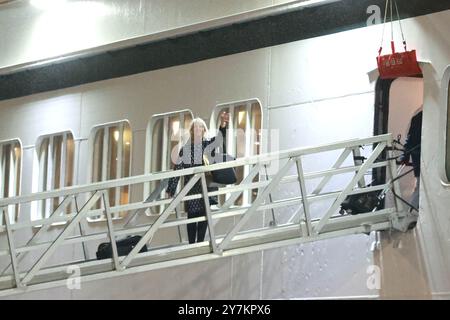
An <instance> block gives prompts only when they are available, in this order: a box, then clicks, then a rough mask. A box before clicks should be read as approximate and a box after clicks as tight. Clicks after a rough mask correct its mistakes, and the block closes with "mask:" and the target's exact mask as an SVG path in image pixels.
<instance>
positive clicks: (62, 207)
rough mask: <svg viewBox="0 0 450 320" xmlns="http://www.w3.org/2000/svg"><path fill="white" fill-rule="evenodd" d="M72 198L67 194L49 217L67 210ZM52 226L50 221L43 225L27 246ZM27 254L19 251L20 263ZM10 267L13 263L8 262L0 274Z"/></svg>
mask: <svg viewBox="0 0 450 320" xmlns="http://www.w3.org/2000/svg"><path fill="white" fill-rule="evenodd" d="M70 200H71V197H70V196H66V197H65V198H64V200H63V201H62V202H61V203H60V204H59V206H58V207H57V208H56V210H55V211H53V213H52V214H51V215H50V216H49V218H51V217H55V216H57V215H58V214H60V213H61V212H62V211H63V210H65V209H66V207H67V206H68V205H69V204H70ZM50 227H51V224H50V223H48V224H45V225H43V226H42V227H41V228H40V229H39V230H38V232H36V233H35V234H34V235H33V236H32V237H31V239H30V240H29V241H28V242H27V244H26V246H29V245H33V244H35V243H36V239H38V238H39V237H40V235H41V234H44V233H45V232H47V230H48V229H49V228H50ZM26 255H27V252H24V253H19V256H18V257H17V261H18V263H20V262H21V261H22V259H23V258H25V257H26ZM10 267H11V264H8V265H7V266H6V268H5V269H3V271H2V272H1V273H0V274H5V272H7V271H8V269H9V268H10Z"/></svg>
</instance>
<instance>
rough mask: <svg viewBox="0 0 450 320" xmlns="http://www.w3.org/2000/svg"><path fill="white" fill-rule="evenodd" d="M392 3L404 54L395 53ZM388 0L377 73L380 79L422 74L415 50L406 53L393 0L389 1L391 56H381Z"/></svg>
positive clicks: (387, 0)
mask: <svg viewBox="0 0 450 320" xmlns="http://www.w3.org/2000/svg"><path fill="white" fill-rule="evenodd" d="M392 3H395V9H396V11H397V17H398V22H399V24H400V30H401V32H402V38H403V46H404V49H405V52H395V44H394V30H393V26H392V24H393V21H392V13H393V12H392V11H393V8H392ZM388 5H389V0H386V10H385V16H384V27H383V38H382V40H381V47H380V50H379V51H378V57H377V64H378V71H379V73H380V78H381V79H395V78H399V77H411V76H417V75H421V74H422V70H421V69H420V67H419V63H418V62H417V54H416V50H411V51H408V50H407V49H406V40H405V35H404V33H403V28H402V23H401V20H400V14H399V12H398V7H397V3H396V1H395V0H391V48H392V54H388V55H383V56H382V55H381V53H382V51H383V40H384V28H385V27H386V18H387V11H388Z"/></svg>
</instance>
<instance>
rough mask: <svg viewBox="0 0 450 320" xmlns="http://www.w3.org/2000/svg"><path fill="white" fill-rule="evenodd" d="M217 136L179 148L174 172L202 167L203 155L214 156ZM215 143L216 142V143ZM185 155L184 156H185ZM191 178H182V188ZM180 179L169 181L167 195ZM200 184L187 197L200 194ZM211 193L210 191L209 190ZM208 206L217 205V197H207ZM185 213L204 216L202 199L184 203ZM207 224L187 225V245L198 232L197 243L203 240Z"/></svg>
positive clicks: (223, 133) (188, 176)
mask: <svg viewBox="0 0 450 320" xmlns="http://www.w3.org/2000/svg"><path fill="white" fill-rule="evenodd" d="M220 134H221V135H222V137H223V138H225V137H226V127H225V128H220V129H219V132H218V135H220ZM217 137H218V136H216V137H213V138H212V139H210V140H208V139H204V140H202V143H201V144H200V143H198V144H193V143H192V142H191V141H190V140H189V141H188V142H187V143H186V144H185V145H184V146H183V147H182V148H181V150H180V152H179V154H178V155H179V158H178V160H177V163H176V164H175V167H174V170H181V169H187V168H192V167H199V166H202V165H204V161H203V154H205V155H206V156H207V157H209V156H213V157H214V155H215V152H214V150H215V148H216V147H218V145H217V144H218V142H219V141H218V140H219V139H216V138H217ZM216 141H217V142H216ZM185 155H186V156H185ZM192 177H193V175H187V176H185V177H184V186H185V185H186V184H187V183H188V182H189V180H190V179H191V178H192ZM179 180H180V178H179V177H174V178H170V179H169V183H168V186H167V189H166V191H167V193H169V195H171V196H173V195H174V194H175V192H176V190H177V186H178V182H179ZM202 191H203V190H202V183H201V180H198V181H197V182H196V183H195V185H194V186H193V187H192V188H191V190H189V192H188V195H195V194H201V193H202ZM209 191H211V190H209ZM209 202H210V204H217V196H214V197H209ZM186 211H187V214H188V218H189V219H191V218H195V217H200V216H204V215H205V213H206V209H205V202H204V199H203V197H202V198H199V199H194V200H188V201H186ZM206 227H207V223H206V221H203V222H199V223H198V225H197V223H190V224H188V225H187V228H188V237H189V243H194V242H195V236H196V233H197V231H198V237H197V242H201V241H203V239H204V236H205V232H206Z"/></svg>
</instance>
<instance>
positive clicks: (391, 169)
mask: <svg viewBox="0 0 450 320" xmlns="http://www.w3.org/2000/svg"><path fill="white" fill-rule="evenodd" d="M388 147H389V148H388V151H387V154H388V159H390V160H389V165H388V167H389V173H390V175H391V179H392V181H393V182H392V188H393V189H394V192H395V194H396V195H399V196H401V189H400V182H399V181H398V180H396V178H397V176H398V174H397V163H396V162H395V159H394V155H393V151H392V147H393V142H392V137H391V138H390V139H389V141H388ZM394 204H395V209H396V210H397V212H398V213H400V214H402V213H403V204H402V202H401V200H400V199H399V198H398V197H396V196H394Z"/></svg>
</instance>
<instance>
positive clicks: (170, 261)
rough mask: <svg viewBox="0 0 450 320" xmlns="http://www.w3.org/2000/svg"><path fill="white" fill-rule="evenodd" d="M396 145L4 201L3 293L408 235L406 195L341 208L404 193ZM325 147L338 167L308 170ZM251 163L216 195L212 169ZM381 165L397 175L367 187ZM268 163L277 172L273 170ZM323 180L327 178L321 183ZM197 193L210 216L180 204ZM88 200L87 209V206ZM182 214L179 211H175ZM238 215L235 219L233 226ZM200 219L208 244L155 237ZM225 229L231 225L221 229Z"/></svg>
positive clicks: (387, 138)
mask: <svg viewBox="0 0 450 320" xmlns="http://www.w3.org/2000/svg"><path fill="white" fill-rule="evenodd" d="M361 147H364V152H365V153H366V155H365V156H366V158H365V161H360V160H361V159H362V157H361V154H360V150H361ZM392 147H393V139H392V136H391V135H390V134H387V135H380V136H376V137H369V138H365V139H355V140H348V141H343V142H337V143H333V144H327V145H322V146H315V147H311V148H299V149H291V150H286V151H280V152H274V153H269V154H264V155H258V156H254V157H249V158H242V159H237V160H235V161H232V162H225V163H219V164H214V165H210V166H203V167H195V168H189V169H183V170H177V171H166V172H159V173H152V174H146V175H141V176H134V177H128V178H123V179H118V180H111V181H106V182H98V183H92V184H88V185H82V186H74V187H68V188H64V189H60V190H53V191H46V192H40V193H34V194H29V195H22V196H17V197H11V198H6V199H0V209H1V212H2V213H3V215H2V216H3V225H2V226H0V232H1V234H0V237H1V238H0V239H1V240H0V241H1V242H0V246H1V247H0V257H1V258H0V262H1V263H0V268H1V269H0V272H1V274H0V296H4V295H10V294H17V293H22V292H29V291H32V290H41V289H46V288H51V287H56V286H64V285H66V282H67V279H68V278H69V276H70V275H71V273H70V272H68V269H69V270H70V268H71V267H74V266H75V267H77V268H79V270H80V276H81V281H82V282H84V281H92V280H97V279H104V278H110V277H117V276H123V275H128V274H132V273H137V272H144V271H149V270H155V269H161V268H166V267H173V266H177V265H183V264H188V263H195V262H201V261H208V260H213V259H220V258H224V257H230V256H234V255H240V254H245V253H250V252H254V251H260V250H266V249H271V248H277V247H282V246H289V245H295V244H300V243H306V242H313V241H319V240H323V239H329V238H336V237H341V236H346V235H352V234H361V233H370V232H372V231H380V230H399V231H402V232H405V231H407V230H408V228H409V227H410V226H411V224H412V223H415V222H416V221H417V213H414V212H409V211H408V210H404V209H403V206H402V203H401V201H399V199H397V198H396V197H394V198H393V199H394V200H393V201H390V207H386V206H385V207H384V208H382V209H378V208H376V209H374V210H373V211H372V212H367V213H362V214H358V215H343V216H342V215H340V214H339V207H340V204H341V203H342V202H343V201H344V200H345V199H346V197H348V196H349V195H355V194H362V193H366V192H373V191H382V190H386V189H387V188H393V190H394V191H395V193H396V194H400V190H399V184H398V181H396V180H395V178H396V177H397V170H396V169H397V165H396V162H395V160H393V159H392V153H393V148H392ZM321 153H332V154H336V155H338V157H337V160H336V161H335V163H334V164H333V165H332V166H331V168H329V169H326V170H321V171H308V170H306V169H305V167H306V166H305V165H304V161H305V158H307V157H310V156H318V155H320V154H321ZM352 156H353V158H352ZM348 159H350V160H355V159H357V160H358V161H353V162H352V163H350V165H344V164H345V163H346V161H347V163H348ZM386 159H387V160H386ZM242 166H247V167H248V168H249V170H246V172H247V175H246V176H245V177H244V178H243V179H242V181H241V182H240V183H239V184H236V185H233V186H224V187H222V188H219V190H218V191H214V192H212V191H208V186H207V183H206V178H205V174H206V173H207V172H208V171H213V170H217V169H224V168H238V167H242ZM376 168H386V172H387V175H388V178H390V179H387V180H388V181H393V182H387V183H385V184H381V185H376V186H368V185H367V184H366V183H365V176H367V175H368V174H369V175H370V174H371V170H373V169H376ZM267 169H269V171H270V173H267V172H268V171H267ZM265 174H267V175H265ZM186 175H192V179H191V180H190V181H189V182H188V183H187V184H186V185H185V186H184V187H180V190H179V192H177V193H176V194H175V195H174V197H173V198H162V199H161V197H160V195H161V194H162V193H163V191H164V188H165V186H166V184H167V180H168V179H170V178H172V177H177V176H179V177H184V176H186ZM258 175H259V176H258ZM339 175H346V176H347V177H348V181H346V182H345V183H343V184H342V183H341V184H342V186H340V187H338V188H337V187H335V188H337V189H336V190H327V191H324V190H325V189H326V187H327V185H329V184H330V181H331V180H332V178H333V177H336V176H339ZM258 177H259V179H257V178H258ZM263 178H264V179H263ZM197 181H200V182H201V184H202V193H201V194H196V195H188V192H189V190H190V189H191V188H192V187H193V186H194V184H195V183H196V182H197ZM314 181H319V183H318V184H315V185H313V184H312V182H314ZM150 182H158V183H157V184H159V186H158V188H157V189H155V190H153V192H152V194H151V195H150V197H144V198H143V199H144V200H141V201H137V202H133V203H130V204H127V205H119V206H114V207H110V205H109V203H110V202H109V193H108V190H109V189H111V188H117V187H122V186H132V185H134V186H138V185H142V184H146V183H150ZM307 182H308V183H307ZM293 184H295V185H296V186H297V188H298V190H299V192H298V195H297V196H292V194H289V193H286V192H277V188H283V186H289V189H290V190H291V189H292V185H293ZM311 186H314V188H312V187H311ZM311 189H313V190H311ZM328 189H332V188H328ZM248 190H258V192H257V196H256V198H255V199H254V200H253V201H252V202H250V203H248V204H242V205H236V204H235V203H236V200H237V199H238V198H239V196H240V195H241V194H242V193H243V192H246V191H247V192H248ZM220 195H225V196H222V198H225V199H224V200H223V201H222V202H223V203H222V204H220V205H219V206H213V207H210V205H209V196H220ZM55 198H60V199H62V201H61V202H60V204H59V206H58V208H57V209H56V210H55V211H54V212H53V213H52V214H51V215H50V216H49V217H48V218H45V219H40V220H32V219H31V212H29V211H27V210H26V209H28V210H30V209H29V208H30V207H31V206H29V203H31V202H33V201H42V200H46V199H55ZM196 198H203V199H204V201H205V204H206V208H207V211H206V216H205V217H199V218H194V219H186V218H185V217H183V216H182V215H181V214H180V213H179V212H178V209H179V208H180V204H181V203H182V202H183V201H186V200H192V199H196ZM99 201H100V202H101V203H102V205H101V207H100V209H97V208H98V202H99ZM317 202H321V203H322V206H321V207H320V208H321V210H322V211H320V212H317V210H313V208H312V204H315V203H317ZM81 203H83V205H80V204H81ZM324 203H325V205H323V204H324ZM162 205H163V206H164V210H163V211H162V213H160V214H154V213H153V214H150V215H149V216H148V217H147V218H146V219H147V220H145V221H146V223H144V224H135V223H131V222H132V221H134V220H138V219H134V218H136V216H139V215H144V212H146V211H147V212H148V211H149V209H150V208H152V207H155V208H159V207H160V206H162ZM15 206H19V210H20V217H21V220H20V221H18V222H15V223H12V221H10V219H9V214H8V207H15ZM288 207H296V208H297V211H296V213H294V215H293V216H291V217H290V218H289V219H285V221H287V222H285V223H282V221H277V222H276V223H274V221H273V220H274V218H275V215H274V214H273V212H274V210H281V211H282V212H286V211H287V210H286V208H288ZM68 208H72V211H70V212H72V213H67V211H68V210H69V209H68ZM283 209H284V210H285V211H283ZM123 212H128V219H126V220H125V219H123V221H119V222H118V221H116V219H114V218H113V216H117V215H118V214H119V213H123ZM175 212H176V215H174V213H175ZM265 213H267V217H269V218H271V221H270V223H268V221H265V222H263V223H260V224H259V226H257V227H254V226H253V228H249V225H250V226H251V225H252V223H249V222H251V221H253V220H254V218H255V217H259V218H260V220H261V221H263V220H265V219H264V216H265ZM270 213H272V214H270ZM102 214H104V216H105V222H106V227H105V228H104V230H102V231H100V232H99V231H98V230H97V229H96V230H95V232H91V233H89V232H86V231H87V230H86V229H85V230H84V231H83V229H81V228H80V225H81V224H82V223H85V222H86V219H87V218H89V217H96V216H99V215H102ZM24 215H26V217H25V218H26V219H24ZM226 219H228V220H227V221H228V223H223V224H221V225H220V228H218V226H219V223H220V222H221V221H222V220H226ZM230 219H232V221H234V222H233V223H229V221H230ZM252 219H253V220H252ZM150 220H152V221H151V223H149V221H150ZM200 221H206V222H207V223H208V230H209V231H208V232H209V237H208V238H207V241H204V242H202V243H195V244H187V243H185V242H183V241H178V240H176V239H175V240H176V241H175V242H174V243H170V244H168V245H164V246H161V245H155V244H154V243H153V242H152V241H153V240H154V238H155V233H156V232H157V231H163V230H167V229H169V228H178V229H179V231H180V230H181V227H184V226H185V225H186V224H188V223H192V222H200ZM55 224H57V225H59V229H60V230H61V231H60V232H59V234H58V235H57V236H56V238H54V237H53V238H54V239H50V240H49V239H48V238H49V237H46V234H47V233H48V232H49V229H50V228H51V227H52V226H54V225H55ZM61 224H62V226H61ZM253 225H254V224H253ZM224 226H225V227H224ZM36 228H38V231H37V232H35V233H33V232H31V234H32V236H31V237H29V238H27V239H26V241H27V242H26V243H25V244H24V240H23V239H22V233H25V234H26V232H24V231H26V230H28V231H29V230H36ZM218 229H225V230H222V232H219V230H218ZM77 230H79V231H80V232H79V234H76V233H77ZM28 234H30V232H28ZM74 234H75V235H74ZM130 235H141V236H142V238H141V240H140V241H139V243H138V244H137V245H136V246H135V247H134V249H133V250H132V251H131V252H130V253H129V254H128V255H126V256H118V251H117V246H116V242H115V241H111V240H112V239H115V240H118V239H120V238H124V237H126V236H130ZM19 236H20V237H19ZM179 236H180V238H179V240H182V237H181V233H179ZM45 238H47V239H45ZM99 241H107V242H110V241H111V243H112V258H111V259H105V260H96V259H95V257H91V256H88V255H86V252H85V255H84V258H83V259H79V258H78V259H69V260H67V261H66V260H64V261H58V262H57V263H56V264H55V263H54V261H53V263H50V262H52V260H51V259H52V258H53V256H54V254H55V252H56V250H57V249H60V250H61V247H64V248H67V246H70V245H72V246H73V245H82V247H83V248H86V247H89V244H91V247H92V248H96V247H93V246H92V245H96V244H98V243H99ZM144 245H147V246H148V248H149V250H148V251H147V252H143V253H140V252H139V251H140V250H141V248H142V247H143V246H144Z"/></svg>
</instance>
